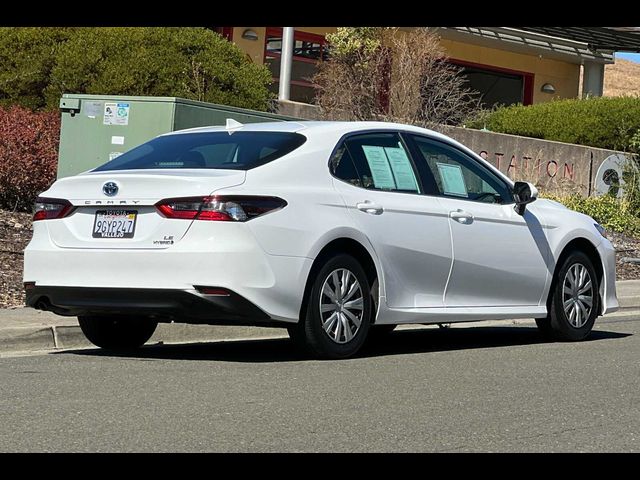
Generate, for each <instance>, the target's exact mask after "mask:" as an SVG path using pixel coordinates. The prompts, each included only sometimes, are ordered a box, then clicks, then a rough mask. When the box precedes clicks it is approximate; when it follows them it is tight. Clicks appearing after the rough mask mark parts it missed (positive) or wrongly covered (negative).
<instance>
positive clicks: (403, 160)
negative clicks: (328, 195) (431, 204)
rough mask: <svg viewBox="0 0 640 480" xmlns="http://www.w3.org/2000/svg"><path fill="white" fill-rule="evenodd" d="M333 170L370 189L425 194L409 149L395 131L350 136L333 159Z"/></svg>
mask: <svg viewBox="0 0 640 480" xmlns="http://www.w3.org/2000/svg"><path fill="white" fill-rule="evenodd" d="M331 168H332V173H333V174H334V175H335V176H336V177H338V178H340V179H341V180H344V181H346V182H349V183H351V184H352V185H356V186H359V187H363V188H366V189H370V190H385V191H394V192H404V193H421V189H420V184H419V181H418V177H417V175H416V172H415V169H414V166H413V162H412V161H411V157H410V156H409V152H408V151H407V149H406V148H405V146H404V144H403V142H402V140H401V139H400V136H399V135H398V134H397V133H395V132H389V133H386V132H385V133H367V134H362V135H354V136H350V137H348V138H347V139H346V140H344V142H343V143H342V144H341V145H340V146H339V147H338V148H337V149H336V151H335V153H334V155H333V157H332V159H331Z"/></svg>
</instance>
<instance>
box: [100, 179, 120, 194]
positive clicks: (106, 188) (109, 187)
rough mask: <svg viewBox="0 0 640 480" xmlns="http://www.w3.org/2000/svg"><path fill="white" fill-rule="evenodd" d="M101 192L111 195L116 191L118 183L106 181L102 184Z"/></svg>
mask: <svg viewBox="0 0 640 480" xmlns="http://www.w3.org/2000/svg"><path fill="white" fill-rule="evenodd" d="M102 193H104V194H105V195H106V196H107V197H113V196H115V195H116V194H117V193H118V185H116V183H115V182H107V183H105V184H104V185H103V186H102Z"/></svg>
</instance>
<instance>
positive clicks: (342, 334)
mask: <svg viewBox="0 0 640 480" xmlns="http://www.w3.org/2000/svg"><path fill="white" fill-rule="evenodd" d="M336 283H337V285H336ZM344 284H346V286H343V285H344ZM305 300H306V302H305V304H306V308H305V309H304V313H303V318H300V321H299V323H298V324H297V325H296V326H292V327H290V328H289V329H288V330H289V336H290V337H291V339H292V340H293V341H294V342H295V343H296V344H297V345H298V346H299V347H301V348H302V349H303V350H304V351H305V352H306V353H307V354H310V355H311V356H313V357H315V358H322V359H340V358H347V357H350V356H353V355H355V354H356V353H357V352H358V350H360V348H361V347H362V345H363V344H364V342H365V340H366V337H367V334H368V333H369V326H370V322H371V308H372V302H371V294H370V288H369V283H368V281H367V275H366V274H365V271H364V269H363V268H362V266H361V265H360V263H358V261H357V260H356V259H355V258H353V257H352V256H350V255H346V254H340V255H337V256H335V257H332V258H330V259H329V260H327V262H326V263H325V264H324V265H323V266H322V268H320V270H319V271H318V273H317V274H316V276H315V278H314V279H313V284H312V286H311V288H310V290H309V293H308V295H307V298H306V299H305ZM347 329H348V330H347Z"/></svg>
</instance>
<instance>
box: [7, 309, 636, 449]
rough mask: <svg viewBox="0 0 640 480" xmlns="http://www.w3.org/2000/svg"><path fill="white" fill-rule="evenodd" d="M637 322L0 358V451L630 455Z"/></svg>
mask: <svg viewBox="0 0 640 480" xmlns="http://www.w3.org/2000/svg"><path fill="white" fill-rule="evenodd" d="M639 359H640V318H639V317H638V316H632V315H628V316H626V317H617V318H615V319H613V320H607V318H606V317H605V318H604V319H599V320H598V322H596V327H595V329H594V331H593V333H592V335H591V337H590V339H589V340H588V341H584V342H578V343H552V342H547V341H544V340H543V339H542V338H541V337H540V335H539V334H538V332H537V330H536V328H535V326H534V325H532V324H530V323H529V324H517V325H513V324H508V323H507V324H503V325H501V326H499V325H490V326H487V325H484V326H483V325H474V324H467V325H454V326H452V327H451V328H449V329H438V328H437V327H425V328H423V329H418V330H416V329H414V330H401V331H397V332H394V333H392V334H391V335H390V336H389V337H388V339H387V341H385V342H382V343H377V344H369V345H368V346H367V347H366V348H365V349H364V350H363V352H362V353H361V354H360V355H359V356H358V357H357V358H353V359H349V360H342V361H316V360H307V359H305V358H303V357H301V356H299V354H298V353H296V351H295V350H294V349H293V347H292V345H291V344H290V343H289V342H288V341H287V340H284V339H266V340H244V341H232V342H229V341H226V342H210V343H198V344H186V345H159V346H146V347H144V348H142V349H141V350H139V351H138V352H137V353H135V354H129V355H122V356H116V355H113V354H108V353H105V352H103V351H100V350H98V349H78V350H66V351H58V352H55V353H48V354H43V355H30V356H17V357H10V358H0V378H1V379H2V381H1V382H0V451H2V452H25V451H26V452H34V451H36V452H114V451H115V452H131V451H134V452H147V451H153V452H165V451H196V452H197V451H210V452H271V451H278V452H279V451H285V452H292V451H293V452H298V451H304V452H307V451H311V452H318V451H320V452H395V451H401V452H405V451H408V452H469V451H471V452H475V451H481V452H530V451H535V452H609V451H614V452H638V451H640V393H639V392H640V362H639V361H638V360H639Z"/></svg>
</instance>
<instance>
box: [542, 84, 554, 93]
mask: <svg viewBox="0 0 640 480" xmlns="http://www.w3.org/2000/svg"><path fill="white" fill-rule="evenodd" d="M540 91H541V92H544V93H556V87H554V86H553V85H551V84H550V83H545V84H544V85H542V88H541V89H540Z"/></svg>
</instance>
